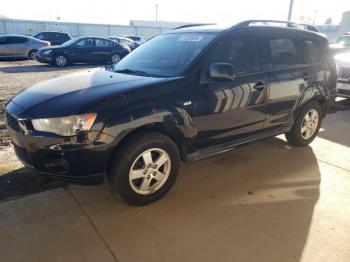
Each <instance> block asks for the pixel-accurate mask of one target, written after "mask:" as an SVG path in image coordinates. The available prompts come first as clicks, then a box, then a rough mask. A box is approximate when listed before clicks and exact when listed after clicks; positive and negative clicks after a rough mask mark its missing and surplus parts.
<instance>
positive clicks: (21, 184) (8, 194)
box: [0, 168, 67, 203]
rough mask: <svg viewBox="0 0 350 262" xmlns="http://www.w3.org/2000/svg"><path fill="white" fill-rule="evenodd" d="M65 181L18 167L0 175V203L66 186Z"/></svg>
mask: <svg viewBox="0 0 350 262" xmlns="http://www.w3.org/2000/svg"><path fill="white" fill-rule="evenodd" d="M66 185H67V184H66V183H63V182H59V181H56V180H53V179H50V178H48V177H46V176H43V175H40V174H37V173H34V172H33V171H31V170H30V169H28V168H20V169H17V170H15V171H12V172H10V173H7V174H3V175H1V176H0V203H1V202H6V201H10V200H13V199H18V198H21V197H24V196H27V195H31V194H36V193H40V192H44V191H48V190H52V189H56V188H60V187H64V186H66Z"/></svg>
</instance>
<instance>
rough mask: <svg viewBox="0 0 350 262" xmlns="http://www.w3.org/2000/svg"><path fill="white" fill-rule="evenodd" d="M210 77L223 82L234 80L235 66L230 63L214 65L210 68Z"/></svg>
mask: <svg viewBox="0 0 350 262" xmlns="http://www.w3.org/2000/svg"><path fill="white" fill-rule="evenodd" d="M209 77H211V78H214V79H218V80H219V79H221V80H233V78H234V73H233V66H232V64H229V63H213V64H211V65H210V68H209Z"/></svg>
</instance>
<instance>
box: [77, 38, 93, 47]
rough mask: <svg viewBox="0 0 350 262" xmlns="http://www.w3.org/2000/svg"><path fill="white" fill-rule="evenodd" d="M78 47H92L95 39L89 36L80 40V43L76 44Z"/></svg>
mask: <svg viewBox="0 0 350 262" xmlns="http://www.w3.org/2000/svg"><path fill="white" fill-rule="evenodd" d="M75 46H77V47H92V46H94V39H92V38H87V39H83V40H80V41H79V42H78V43H76V44H75Z"/></svg>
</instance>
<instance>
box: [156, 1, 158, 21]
mask: <svg viewBox="0 0 350 262" xmlns="http://www.w3.org/2000/svg"><path fill="white" fill-rule="evenodd" d="M156 22H158V4H156Z"/></svg>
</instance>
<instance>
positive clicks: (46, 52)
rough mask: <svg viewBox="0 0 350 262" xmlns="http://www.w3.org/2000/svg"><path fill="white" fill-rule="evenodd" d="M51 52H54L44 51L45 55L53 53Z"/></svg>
mask: <svg viewBox="0 0 350 262" xmlns="http://www.w3.org/2000/svg"><path fill="white" fill-rule="evenodd" d="M51 52H52V50H46V51H44V52H43V55H49V54H51Z"/></svg>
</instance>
